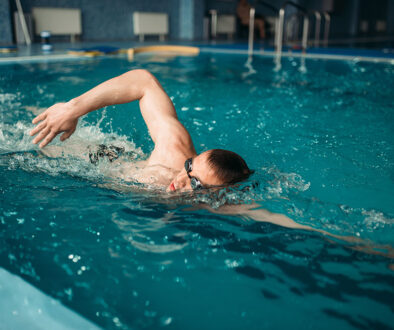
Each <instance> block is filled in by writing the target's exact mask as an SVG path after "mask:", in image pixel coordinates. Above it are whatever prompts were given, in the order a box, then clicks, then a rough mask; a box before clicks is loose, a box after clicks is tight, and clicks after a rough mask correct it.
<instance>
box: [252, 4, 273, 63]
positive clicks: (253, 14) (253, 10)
mask: <svg viewBox="0 0 394 330" xmlns="http://www.w3.org/2000/svg"><path fill="white" fill-rule="evenodd" d="M257 3H258V4H260V5H263V6H265V7H267V8H269V9H271V10H272V11H274V12H275V13H278V12H279V9H278V8H276V7H274V6H273V5H271V4H270V3H268V2H265V1H262V0H258V1H257ZM255 13H256V9H255V8H254V7H251V8H250V11H249V35H248V55H249V57H250V56H252V55H253V41H254V17H255ZM251 27H252V28H251ZM277 31H278V29H277V27H275V34H276V33H277ZM275 40H276V37H275Z"/></svg>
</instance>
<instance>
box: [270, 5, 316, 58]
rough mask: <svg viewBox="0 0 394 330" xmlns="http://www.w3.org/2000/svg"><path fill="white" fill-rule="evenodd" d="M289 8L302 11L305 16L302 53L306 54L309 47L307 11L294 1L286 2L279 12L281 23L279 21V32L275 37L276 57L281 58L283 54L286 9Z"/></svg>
mask: <svg viewBox="0 0 394 330" xmlns="http://www.w3.org/2000/svg"><path fill="white" fill-rule="evenodd" d="M287 6H293V7H295V8H297V9H298V10H300V11H301V12H302V14H303V16H304V24H303V28H302V42H301V47H302V51H303V52H305V51H306V48H307V46H308V29H309V17H308V13H307V10H306V9H305V8H304V7H302V6H300V5H298V4H296V3H294V2H292V1H286V2H285V3H284V4H283V5H282V7H281V8H280V10H279V21H278V25H277V28H278V29H277V32H276V33H275V37H276V42H275V45H276V55H277V56H280V55H281V54H282V43H283V26H284V21H285V9H286V7H287Z"/></svg>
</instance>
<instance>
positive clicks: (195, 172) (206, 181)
mask: <svg viewBox="0 0 394 330" xmlns="http://www.w3.org/2000/svg"><path fill="white" fill-rule="evenodd" d="M208 155H209V151H206V152H204V153H202V154H201V155H198V156H196V157H193V159H192V170H191V171H190V172H189V175H190V176H192V177H195V178H197V179H198V181H200V182H201V184H202V186H203V187H209V186H219V185H221V184H223V182H221V181H220V180H219V178H218V177H217V175H216V173H215V171H214V170H213V169H212V167H211V166H210V165H209V163H208ZM188 190H192V186H191V181H190V178H189V176H188V175H187V172H186V169H182V171H180V172H179V173H178V174H177V176H176V177H175V178H174V180H172V182H171V184H170V185H169V186H168V188H167V191H188Z"/></svg>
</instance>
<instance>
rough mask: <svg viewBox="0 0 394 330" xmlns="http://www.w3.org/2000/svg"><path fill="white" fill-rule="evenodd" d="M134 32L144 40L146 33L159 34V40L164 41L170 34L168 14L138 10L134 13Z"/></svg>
mask: <svg viewBox="0 0 394 330" xmlns="http://www.w3.org/2000/svg"><path fill="white" fill-rule="evenodd" d="M133 32H134V34H136V35H138V37H139V40H140V41H144V39H145V36H146V35H158V36H159V40H160V41H164V39H165V36H166V35H168V15H167V14H166V13H150V12H138V11H136V12H134V13H133Z"/></svg>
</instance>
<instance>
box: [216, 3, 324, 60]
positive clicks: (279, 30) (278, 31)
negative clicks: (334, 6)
mask: <svg viewBox="0 0 394 330" xmlns="http://www.w3.org/2000/svg"><path fill="white" fill-rule="evenodd" d="M258 4H259V5H263V6H265V7H267V8H269V9H271V10H272V11H274V12H275V13H279V15H278V19H277V20H276V26H275V40H274V45H275V51H276V55H277V56H281V54H282V45H283V27H284V20H285V10H286V7H287V6H293V7H295V8H297V9H298V10H299V11H300V12H301V13H302V15H303V17H304V21H303V28H302V41H301V47H302V51H303V52H304V53H305V52H306V49H307V47H308V32H309V14H308V11H307V9H306V8H304V7H302V6H300V5H299V4H297V3H295V2H293V1H286V2H285V3H284V4H283V5H282V7H281V8H280V9H279V10H278V9H277V8H275V7H274V6H272V5H271V4H270V3H268V2H265V1H261V0H260V1H258ZM211 12H215V13H211V15H212V26H213V25H214V23H213V22H214V16H215V19H216V20H217V16H216V15H217V14H216V11H211ZM255 13H256V10H255V8H254V7H251V8H250V12H249V36H248V56H252V55H253V42H254V21H255ZM322 15H323V16H324V41H323V45H324V46H325V47H327V45H328V36H329V33H330V32H329V31H330V22H331V16H330V15H329V14H328V13H327V12H324V13H320V12H319V11H313V16H314V18H315V39H314V46H315V47H318V46H319V45H320V29H321V20H322Z"/></svg>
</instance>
